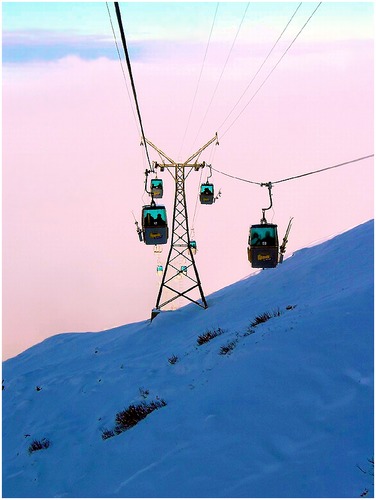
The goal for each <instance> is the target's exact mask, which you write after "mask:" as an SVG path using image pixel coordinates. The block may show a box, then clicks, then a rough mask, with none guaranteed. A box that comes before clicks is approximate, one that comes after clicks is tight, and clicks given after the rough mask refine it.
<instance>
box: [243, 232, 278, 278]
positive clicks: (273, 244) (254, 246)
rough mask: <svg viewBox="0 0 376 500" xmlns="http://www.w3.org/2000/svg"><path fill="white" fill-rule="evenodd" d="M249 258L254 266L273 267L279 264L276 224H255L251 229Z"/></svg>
mask: <svg viewBox="0 0 376 500" xmlns="http://www.w3.org/2000/svg"><path fill="white" fill-rule="evenodd" d="M248 260H249V262H250V263H251V265H252V267H256V268H262V269H265V268H271V267H276V266H277V264H278V232H277V225H276V224H254V225H252V226H251V227H250V229H249V237H248Z"/></svg>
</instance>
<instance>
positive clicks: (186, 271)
mask: <svg viewBox="0 0 376 500" xmlns="http://www.w3.org/2000/svg"><path fill="white" fill-rule="evenodd" d="M180 272H181V274H184V276H187V274H188V268H187V266H181V268H180Z"/></svg>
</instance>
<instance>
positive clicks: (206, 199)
mask: <svg viewBox="0 0 376 500" xmlns="http://www.w3.org/2000/svg"><path fill="white" fill-rule="evenodd" d="M200 202H201V203H202V204H203V205H211V204H212V203H213V202H214V185H213V184H210V183H208V182H207V183H206V184H201V188H200Z"/></svg>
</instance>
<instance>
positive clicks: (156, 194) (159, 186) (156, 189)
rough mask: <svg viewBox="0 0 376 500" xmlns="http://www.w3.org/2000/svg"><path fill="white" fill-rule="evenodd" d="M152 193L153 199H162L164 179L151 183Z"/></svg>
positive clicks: (154, 180) (153, 180)
mask: <svg viewBox="0 0 376 500" xmlns="http://www.w3.org/2000/svg"><path fill="white" fill-rule="evenodd" d="M150 193H151V195H152V197H153V198H162V196H163V181H162V179H152V180H151V182H150Z"/></svg>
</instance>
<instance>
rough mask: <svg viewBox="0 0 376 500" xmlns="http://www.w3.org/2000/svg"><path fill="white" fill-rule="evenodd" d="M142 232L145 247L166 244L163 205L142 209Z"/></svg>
mask: <svg viewBox="0 0 376 500" xmlns="http://www.w3.org/2000/svg"><path fill="white" fill-rule="evenodd" d="M142 232H143V237H144V242H145V244H146V245H164V244H165V243H167V240H168V227H167V214H166V209H165V207H164V206H163V205H155V204H154V205H145V206H144V207H142Z"/></svg>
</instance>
